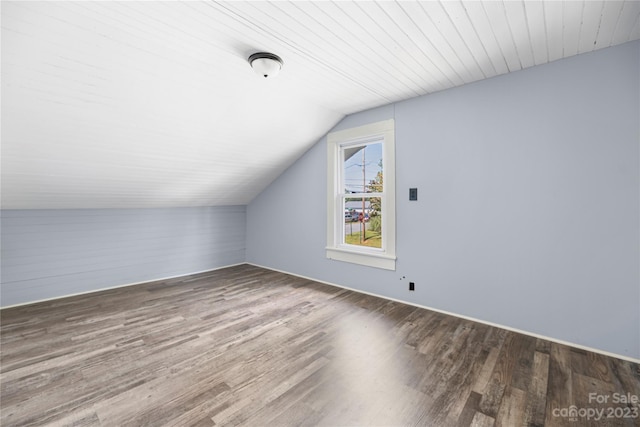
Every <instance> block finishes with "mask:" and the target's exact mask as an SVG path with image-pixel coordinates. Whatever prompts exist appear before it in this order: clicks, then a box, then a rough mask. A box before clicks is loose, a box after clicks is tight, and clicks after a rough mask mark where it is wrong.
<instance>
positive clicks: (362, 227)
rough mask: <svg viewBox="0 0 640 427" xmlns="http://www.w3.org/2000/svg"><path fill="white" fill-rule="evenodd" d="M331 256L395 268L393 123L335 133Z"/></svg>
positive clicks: (330, 188)
mask: <svg viewBox="0 0 640 427" xmlns="http://www.w3.org/2000/svg"><path fill="white" fill-rule="evenodd" d="M327 143H328V144H327V145H328V192H327V193H328V194H327V210H328V211H327V258H330V259H335V260H339V261H346V262H352V263H356V264H362V265H367V266H370V267H378V268H384V269H387V270H395V265H396V255H395V246H396V242H395V228H396V225H395V144H394V121H393V120H385V121H382V122H377V123H372V124H369V125H365V126H361V127H357V128H353V129H346V130H343V131H338V132H333V133H330V134H329V135H328V137H327Z"/></svg>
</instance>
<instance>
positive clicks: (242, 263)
mask: <svg viewBox="0 0 640 427" xmlns="http://www.w3.org/2000/svg"><path fill="white" fill-rule="evenodd" d="M244 264H246V263H245V262H238V263H236V264H230V265H224V266H222V267H216V268H211V269H208V270H202V271H196V272H194V273H186V274H178V275H176V276H169V277H161V278H158V279H151V280H145V281H142V282H134V283H127V284H126V285H116V286H109V287H106V288H100V289H95V290H91V291H86V292H77V293H74V294H68V295H61V296H59V297H53V298H45V299H40V300H36V301H28V302H23V303H19V304H13V305H8V306H6V307H0V310H4V309H6V308H14V307H21V306H23V305H31V304H38V303H41V302H47V301H55V300H57V299H62V298H69V297H75V296H80V295H88V294H93V293H95V292H102V291H109V290H112V289H118V288H126V287H127V286H136V285H142V284H145V283H151V282H160V281H162V280H169V279H175V278H177V277H186V276H193V275H194V274H202V273H209V272H211V271H216V270H222V269H223V268H229V267H235V266H237V265H244Z"/></svg>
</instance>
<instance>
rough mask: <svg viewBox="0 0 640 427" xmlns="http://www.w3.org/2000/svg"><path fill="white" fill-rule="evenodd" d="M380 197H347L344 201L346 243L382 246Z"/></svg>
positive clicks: (372, 246)
mask: <svg viewBox="0 0 640 427" xmlns="http://www.w3.org/2000/svg"><path fill="white" fill-rule="evenodd" d="M380 208H381V199H380V197H360V198H354V197H346V198H345V201H344V212H345V214H344V243H346V244H348V245H357V246H367V247H370V248H382V211H381V209H380Z"/></svg>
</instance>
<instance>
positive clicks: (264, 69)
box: [248, 52, 283, 78]
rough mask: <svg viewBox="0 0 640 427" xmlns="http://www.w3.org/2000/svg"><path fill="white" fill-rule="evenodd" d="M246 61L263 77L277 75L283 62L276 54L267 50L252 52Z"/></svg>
mask: <svg viewBox="0 0 640 427" xmlns="http://www.w3.org/2000/svg"><path fill="white" fill-rule="evenodd" d="M248 61H249V64H250V65H251V67H252V68H253V70H254V71H255V72H256V73H257V74H259V75H261V76H262V77H264V78H267V77H275V76H277V75H278V73H279V72H280V69H281V68H282V64H283V62H282V59H280V57H279V56H278V55H274V54H273V53H267V52H257V53H254V54H253V55H251V56H250V57H249V59H248Z"/></svg>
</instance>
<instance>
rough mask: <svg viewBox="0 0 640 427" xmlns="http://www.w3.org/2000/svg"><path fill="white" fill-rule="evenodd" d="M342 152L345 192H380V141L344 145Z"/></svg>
mask: <svg viewBox="0 0 640 427" xmlns="http://www.w3.org/2000/svg"><path fill="white" fill-rule="evenodd" d="M343 153H344V164H343V171H342V177H343V180H344V183H343V184H344V189H345V193H347V194H349V193H374V192H375V193H381V192H382V143H381V142H376V143H373V144H367V145H358V146H355V147H346V148H344V150H343Z"/></svg>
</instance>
